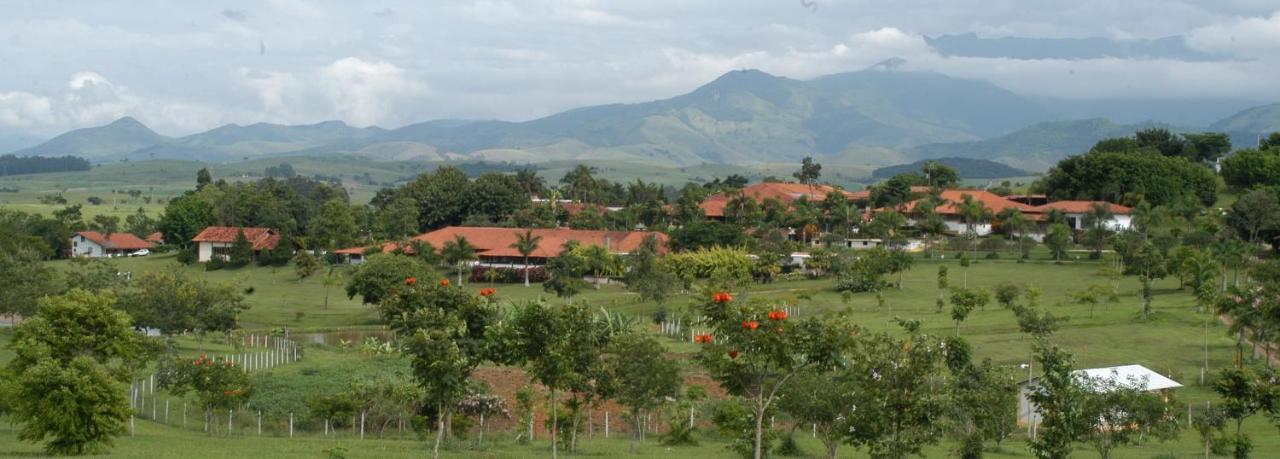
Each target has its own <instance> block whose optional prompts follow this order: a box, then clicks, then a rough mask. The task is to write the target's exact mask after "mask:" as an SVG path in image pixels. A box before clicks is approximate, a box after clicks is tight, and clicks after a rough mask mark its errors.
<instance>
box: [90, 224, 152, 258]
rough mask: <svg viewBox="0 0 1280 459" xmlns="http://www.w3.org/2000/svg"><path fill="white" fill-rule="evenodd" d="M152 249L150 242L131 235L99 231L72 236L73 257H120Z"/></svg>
mask: <svg viewBox="0 0 1280 459" xmlns="http://www.w3.org/2000/svg"><path fill="white" fill-rule="evenodd" d="M151 247H153V246H152V244H151V243H150V242H147V241H144V240H142V239H140V238H138V236H134V235H132V234H129V233H111V234H109V235H107V234H102V233H99V232H97V231H78V232H76V233H75V234H73V235H71V256H73V257H91V258H98V257H118V256H122V255H128V254H129V253H131V252H136V251H138V250H142V249H150V248H151Z"/></svg>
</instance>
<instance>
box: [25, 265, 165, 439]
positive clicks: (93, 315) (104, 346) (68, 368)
mask: <svg viewBox="0 0 1280 459" xmlns="http://www.w3.org/2000/svg"><path fill="white" fill-rule="evenodd" d="M114 301H115V299H114V298H113V297H112V296H111V294H108V293H101V294H93V293H89V292H86V291H84V290H78V289H77V290H72V291H70V292H68V293H67V294H66V295H63V296H59V297H47V298H43V299H41V300H40V301H39V306H38V310H37V312H36V314H35V315H34V316H31V317H29V318H28V320H27V321H26V322H24V323H22V324H21V325H18V326H17V327H15V328H14V333H13V343H12V344H10V348H11V349H13V351H14V357H13V360H11V361H10V362H9V364H8V370H9V372H10V373H11V375H12V376H13V378H14V380H13V385H12V387H13V389H14V390H16V392H15V393H13V394H12V396H11V397H9V403H11V406H10V410H11V415H12V416H13V417H14V419H15V420H17V421H18V422H19V423H21V425H22V428H21V430H20V431H19V432H18V438H19V439H20V440H24V441H34V442H40V441H45V440H46V439H48V442H47V443H45V451H46V452H48V453H50V454H77V455H78V454H88V453H102V452H105V451H106V450H107V448H109V447H110V446H111V444H112V438H113V437H115V436H118V435H121V434H123V433H124V431H125V422H126V421H128V419H129V416H130V415H131V414H132V408H131V407H130V403H129V400H128V398H127V396H126V393H127V392H128V388H127V386H126V382H127V381H129V379H130V378H131V376H132V374H133V372H134V371H135V370H136V369H137V368H139V367H140V366H141V364H142V361H143V355H144V346H143V343H142V338H141V336H140V335H139V334H138V332H136V331H134V329H133V324H132V323H131V321H130V319H129V315H128V314H125V313H124V312H122V311H119V310H117V309H115V308H113V307H112V305H113V303H114Z"/></svg>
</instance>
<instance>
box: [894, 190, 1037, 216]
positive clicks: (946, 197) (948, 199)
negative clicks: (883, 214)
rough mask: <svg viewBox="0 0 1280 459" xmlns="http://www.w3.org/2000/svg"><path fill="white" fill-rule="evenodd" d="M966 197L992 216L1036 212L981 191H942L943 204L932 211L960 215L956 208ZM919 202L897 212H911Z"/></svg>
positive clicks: (909, 203)
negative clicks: (983, 207) (1007, 212)
mask: <svg viewBox="0 0 1280 459" xmlns="http://www.w3.org/2000/svg"><path fill="white" fill-rule="evenodd" d="M966 195H968V196H971V197H972V199H973V200H974V201H979V202H981V203H982V205H984V206H986V207H987V208H988V209H991V213H993V214H998V213H1000V211H1003V210H1005V209H1007V208H1011V207H1012V208H1014V209H1018V210H1019V211H1021V212H1022V213H1035V212H1036V210H1035V209H1036V208H1035V207H1031V206H1028V205H1026V204H1023V203H1020V202H1014V201H1010V200H1008V199H1005V198H1004V197H1003V196H1000V195H998V194H995V193H992V192H990V191H983V190H943V191H942V194H941V195H940V196H941V197H942V200H943V203H942V205H940V206H938V207H937V208H936V209H934V210H935V211H937V212H938V214H940V215H957V214H959V213H960V211H959V208H958V207H957V206H958V205H959V204H960V203H962V202H964V197H965V196H966ZM921 201H922V200H920V199H917V200H915V201H911V202H908V203H906V204H903V205H902V207H901V209H899V210H901V211H902V212H907V213H909V212H912V211H914V210H915V208H916V205H918V204H919V203H920V202H921Z"/></svg>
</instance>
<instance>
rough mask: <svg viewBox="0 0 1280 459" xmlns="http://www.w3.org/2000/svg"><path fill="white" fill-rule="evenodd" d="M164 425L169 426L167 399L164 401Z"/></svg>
mask: <svg viewBox="0 0 1280 459" xmlns="http://www.w3.org/2000/svg"><path fill="white" fill-rule="evenodd" d="M164 423H165V425H169V399H167V398H166V399H164Z"/></svg>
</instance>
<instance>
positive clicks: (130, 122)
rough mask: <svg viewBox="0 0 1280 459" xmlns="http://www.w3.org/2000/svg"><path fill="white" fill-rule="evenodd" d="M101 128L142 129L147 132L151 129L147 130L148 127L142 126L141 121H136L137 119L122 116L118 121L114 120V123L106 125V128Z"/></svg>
mask: <svg viewBox="0 0 1280 459" xmlns="http://www.w3.org/2000/svg"><path fill="white" fill-rule="evenodd" d="M103 127H112V128H143V129H147V130H150V129H151V128H148V127H147V125H145V124H142V122H141V121H138V119H137V118H134V117H132V116H124V117H121V118H120V119H118V120H115V121H112V122H111V123H110V124H107V125H106V126H103Z"/></svg>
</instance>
